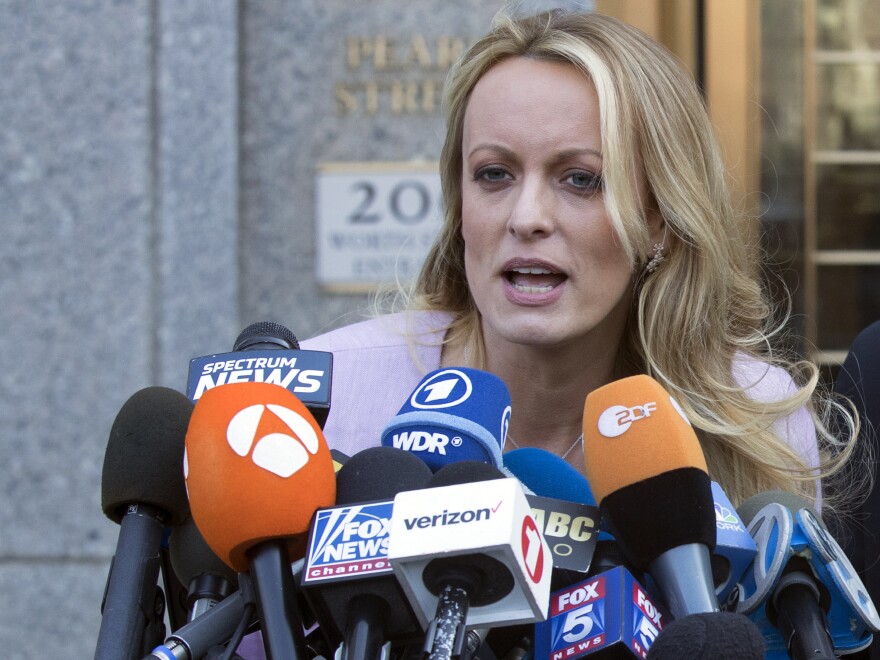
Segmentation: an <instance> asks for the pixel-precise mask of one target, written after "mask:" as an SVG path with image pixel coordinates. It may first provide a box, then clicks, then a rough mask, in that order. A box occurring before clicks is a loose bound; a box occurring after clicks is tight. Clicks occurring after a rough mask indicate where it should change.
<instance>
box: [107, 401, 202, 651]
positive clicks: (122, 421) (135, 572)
mask: <svg viewBox="0 0 880 660" xmlns="http://www.w3.org/2000/svg"><path fill="white" fill-rule="evenodd" d="M192 410H193V406H192V403H191V402H190V401H189V400H188V399H187V398H186V397H185V396H183V395H182V394H180V393H179V392H176V391H174V390H172V389H169V388H167V387H147V388H145V389H142V390H140V391H138V392H136V393H135V394H133V395H132V396H131V397H130V398H129V399H128V401H126V402H125V403H124V404H123V406H122V408H121V409H120V410H119V413H118V414H117V415H116V419H115V420H114V421H113V425H112V427H111V429H110V438H109V440H108V441H107V449H106V451H105V453H104V467H103V471H102V473H101V508H102V509H103V511H104V514H105V515H106V516H107V517H108V518H109V519H110V520H112V521H113V522H116V523H118V524H119V526H120V527H119V538H118V540H117V544H116V554H115V555H114V557H113V562H112V564H111V566H110V572H109V575H108V577H107V586H106V588H105V592H104V601H103V603H102V607H101V611H102V619H101V628H100V630H99V632H98V642H97V646H96V649H95V658H96V660H103V659H105V658H106V659H110V658H113V659H117V658H122V659H128V658H140V657H141V656H143V655H144V653H145V650H146V649H148V648H151V647H152V646H153V644H155V642H156V641H160V640H161V639H162V637H163V636H164V624H163V623H162V621H161V610H162V608H161V607H160V608H158V609H159V612H158V616H159V620H156V619H157V611H156V610H157V608H156V599H157V598H161V592H159V590H158V588H157V582H158V579H159V566H160V555H159V545H160V543H161V540H162V533H163V531H164V528H165V526H166V525H176V524H178V523H180V522H181V521H183V520H184V519H185V518H186V517H187V516H188V515H189V506H188V503H187V498H186V488H185V486H184V482H183V470H182V468H181V465H182V463H183V452H184V445H183V440H184V437H185V435H186V427H187V423H188V422H189V419H190V415H191V414H192ZM157 634H158V637H156V635H157Z"/></svg>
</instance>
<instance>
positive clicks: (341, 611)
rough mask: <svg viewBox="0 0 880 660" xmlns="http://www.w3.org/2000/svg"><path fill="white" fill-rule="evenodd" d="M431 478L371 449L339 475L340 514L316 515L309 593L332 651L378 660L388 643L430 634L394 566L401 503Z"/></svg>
mask: <svg viewBox="0 0 880 660" xmlns="http://www.w3.org/2000/svg"><path fill="white" fill-rule="evenodd" d="M430 478H431V470H430V469H429V468H428V466H427V465H425V464H424V463H423V462H422V461H420V460H419V459H418V458H416V457H415V456H413V455H412V454H409V453H407V452H405V451H403V450H402V449H393V448H391V447H371V448H370V449H365V450H363V451H361V452H358V453H357V454H355V455H354V456H352V457H351V458H350V459H349V460H348V461H346V463H345V464H344V465H343V466H342V467H341V468H340V469H339V472H338V473H337V475H336V494H337V497H336V506H335V507H332V508H328V509H320V510H318V511H317V512H316V514H315V519H314V522H313V523H312V528H311V531H310V535H309V546H308V552H307V553H306V562H305V567H304V569H303V576H302V589H303V592H304V593H305V595H306V597H307V598H308V600H309V603H310V604H311V606H312V609H313V610H314V612H315V614H316V615H317V618H318V621H319V623H320V626H321V631H322V633H324V635H325V636H326V637H327V641H328V642H329V644H330V648H337V647H338V646H339V644H340V642H343V658H351V659H357V660H359V659H362V658H365V659H368V660H369V659H376V658H378V657H379V654H380V650H381V648H382V646H383V645H384V643H385V642H386V641H394V642H396V641H401V640H403V641H405V640H411V639H413V638H415V637H417V636H418V635H420V634H421V633H422V628H421V627H420V626H419V623H418V620H417V619H416V617H415V614H414V613H413V612H412V608H411V607H410V605H409V602H408V601H407V599H406V595H405V594H404V593H403V591H402V590H401V588H400V585H399V584H398V582H397V579H396V578H395V577H394V574H393V572H392V569H391V565H390V564H389V563H388V556H387V555H388V552H387V550H388V531H389V530H388V527H389V524H390V519H391V510H392V507H393V504H394V503H393V502H392V501H391V500H392V499H393V497H394V496H395V495H396V494H397V493H399V492H402V491H405V490H414V489H418V488H423V487H424V486H425V485H426V484H427V483H428V480H429V479H430Z"/></svg>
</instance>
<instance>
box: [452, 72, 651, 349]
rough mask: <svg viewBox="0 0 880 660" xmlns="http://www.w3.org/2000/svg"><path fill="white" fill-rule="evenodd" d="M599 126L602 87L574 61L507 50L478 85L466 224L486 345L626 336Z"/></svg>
mask: <svg viewBox="0 0 880 660" xmlns="http://www.w3.org/2000/svg"><path fill="white" fill-rule="evenodd" d="M599 126H600V124H599V106H598V99H597V97H596V91H595V89H594V87H593V85H592V83H591V82H590V81H589V79H587V78H586V77H585V76H584V75H583V74H581V73H580V72H579V71H578V70H577V69H575V68H574V66H572V65H570V64H565V63H557V62H546V61H540V60H534V59H528V58H522V57H516V58H510V59H507V60H504V61H502V62H500V63H499V64H496V65H495V66H494V67H492V68H491V69H490V70H489V71H487V72H486V74H485V75H484V76H483V77H482V78H481V79H480V81H479V82H478V83H477V84H476V86H475V87H474V89H473V91H472V93H471V97H470V100H469V102H468V106H467V110H466V112H465V119H464V132H463V137H462V158H463V171H462V228H461V231H462V235H463V237H464V241H465V268H466V272H467V279H468V284H469V286H470V290H471V293H472V295H473V298H474V300H475V301H476V304H477V307H478V308H479V310H480V312H481V314H482V316H483V331H484V334H485V337H486V345H487V346H491V345H492V343H493V342H495V341H498V340H506V341H510V342H513V343H516V344H532V345H544V346H552V345H563V344H566V343H571V342H573V341H574V342H576V341H579V340H584V341H587V342H591V343H592V344H593V345H597V346H607V347H608V348H613V347H615V346H616V345H617V343H618V341H619V339H620V337H621V335H622V333H623V328H624V324H625V322H626V316H627V313H628V309H629V303H630V292H631V288H632V274H631V270H630V266H629V263H628V261H627V258H626V254H625V252H624V250H623V248H622V246H621V243H620V241H619V240H618V238H617V236H616V235H615V233H614V231H613V230H612V227H611V222H610V221H609V217H608V212H607V210H606V208H605V199H604V195H603V191H602V140H601V133H600V129H599ZM639 186H640V187H641V188H644V187H645V184H644V182H639ZM641 198H642V199H644V196H642V197H641ZM597 342H598V344H597Z"/></svg>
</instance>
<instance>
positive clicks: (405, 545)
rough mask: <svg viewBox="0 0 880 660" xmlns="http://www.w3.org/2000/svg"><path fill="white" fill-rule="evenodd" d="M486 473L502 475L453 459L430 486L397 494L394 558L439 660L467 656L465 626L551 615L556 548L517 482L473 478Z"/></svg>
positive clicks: (527, 620)
mask: <svg viewBox="0 0 880 660" xmlns="http://www.w3.org/2000/svg"><path fill="white" fill-rule="evenodd" d="M487 471H489V472H491V473H492V474H491V477H498V476H503V473H501V472H500V471H499V470H498V469H497V468H493V467H492V466H490V465H488V464H485V463H481V462H477V461H465V462H460V463H453V464H451V465H449V466H447V467H445V468H443V469H441V470H438V471H437V473H436V474H435V475H434V476H433V477H432V479H431V482H430V483H429V486H430V488H427V489H425V490H420V491H411V492H405V493H400V494H398V495H397V496H396V497H395V498H394V510H393V512H392V517H391V535H390V539H389V543H388V559H389V561H390V562H391V565H392V567H393V569H394V572H395V574H396V575H397V578H398V580H399V581H400V584H401V586H402V587H403V589H404V592H405V593H406V594H407V597H408V598H409V601H410V603H411V604H412V606H413V609H414V610H415V612H416V615H417V616H418V617H419V621H420V623H421V625H422V626H423V627H425V628H426V629H427V630H428V632H427V634H426V638H425V639H426V642H425V653H426V654H427V655H429V656H430V657H432V658H449V657H452V656H454V655H460V654H461V653H462V651H463V645H464V639H465V635H464V631H465V626H467V627H486V626H492V625H497V624H503V625H513V624H517V623H532V622H534V621H537V620H540V619H543V618H544V617H545V616H546V613H547V596H548V595H549V592H550V575H551V570H552V566H551V562H552V560H551V557H550V549H549V547H548V546H547V543H546V541H545V540H544V538H543V536H542V535H541V532H540V530H539V529H538V525H537V523H536V522H535V519H534V518H533V517H532V515H531V512H530V510H529V505H528V501H527V500H526V497H525V494H524V493H523V490H522V486H521V485H520V484H519V482H518V481H517V480H516V479H508V478H491V477H490V479H489V480H484V481H479V482H476V483H473V479H474V478H480V479H485V477H486V476H487V475H486V472H487ZM462 482H464V483H462ZM447 484H451V485H447Z"/></svg>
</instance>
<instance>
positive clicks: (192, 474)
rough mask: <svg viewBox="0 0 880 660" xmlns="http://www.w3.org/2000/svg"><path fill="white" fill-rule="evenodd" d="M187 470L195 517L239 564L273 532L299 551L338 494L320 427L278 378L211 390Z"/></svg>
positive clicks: (197, 419) (189, 440)
mask: <svg viewBox="0 0 880 660" xmlns="http://www.w3.org/2000/svg"><path fill="white" fill-rule="evenodd" d="M184 471H185V475H186V486H187V492H188V494H189V502H190V510H191V511H192V517H193V520H195V522H196V525H198V528H199V531H200V532H201V533H202V536H203V537H204V539H205V541H206V542H207V544H208V545H209V546H210V548H211V549H212V550H213V551H214V553H215V554H216V555H217V556H218V557H220V559H222V560H223V561H224V562H226V563H227V564H228V565H229V566H231V567H232V568H234V569H235V570H237V571H246V570H247V569H248V565H249V563H248V560H247V557H246V555H245V553H246V551H247V550H248V548H250V547H252V546H254V545H256V544H257V543H260V542H261V541H266V540H269V539H284V540H285V541H287V543H288V551H289V553H290V556H291V557H292V558H296V557H300V556H302V554H303V551H304V549H305V542H306V536H307V532H308V529H309V523H310V521H311V518H312V514H314V512H315V510H317V509H319V508H322V507H327V506H332V505H333V504H334V503H335V499H336V478H335V473H334V470H333V459H332V458H331V457H330V450H329V448H328V447H327V443H326V441H325V440H324V436H323V434H322V432H321V427H320V426H319V425H318V423H317V422H316V421H315V418H314V417H313V416H312V414H311V413H310V412H309V411H308V410H307V409H306V407H305V406H304V405H303V404H302V402H301V401H300V400H299V399H297V398H296V396H294V395H293V394H292V393H291V392H290V391H288V390H287V389H285V388H283V387H281V386H280V385H273V384H268V383H230V384H227V385H221V386H219V387H215V388H212V389H209V390H207V391H206V392H205V393H204V394H203V395H202V397H201V398H200V399H199V400H198V401H197V402H196V405H195V408H194V409H193V413H192V418H191V419H190V423H189V428H188V430H187V434H186V455H185V457H184Z"/></svg>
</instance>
